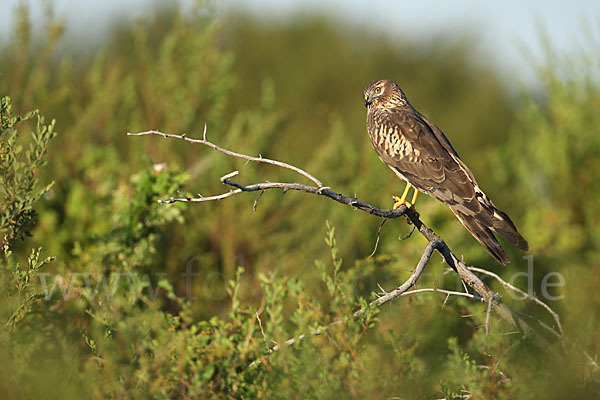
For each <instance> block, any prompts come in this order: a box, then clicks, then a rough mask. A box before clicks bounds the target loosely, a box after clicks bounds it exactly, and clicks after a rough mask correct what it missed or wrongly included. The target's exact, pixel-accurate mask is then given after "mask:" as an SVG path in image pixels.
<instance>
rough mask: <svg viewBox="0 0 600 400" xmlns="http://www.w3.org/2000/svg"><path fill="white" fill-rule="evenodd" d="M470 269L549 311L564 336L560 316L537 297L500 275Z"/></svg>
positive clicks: (484, 270)
mask: <svg viewBox="0 0 600 400" xmlns="http://www.w3.org/2000/svg"><path fill="white" fill-rule="evenodd" d="M469 269H470V270H471V271H474V272H479V273H480V274H484V275H487V276H489V277H492V278H494V279H496V280H497V281H498V282H500V284H501V285H502V286H503V287H504V289H507V290H512V291H513V292H516V293H518V294H520V295H521V296H523V297H524V298H526V299H528V300H531V301H533V302H534V303H536V304H538V305H539V306H541V307H543V308H544V309H545V310H546V311H548V313H550V315H552V318H554V322H555V323H556V327H557V329H558V332H559V334H558V335H557V336H559V337H562V336H563V335H564V333H563V329H562V325H561V323H560V317H559V315H558V314H557V313H556V312H555V311H554V310H553V309H552V308H551V307H550V306H549V305H548V304H546V303H544V302H543V301H541V300H540V299H538V298H537V297H535V296H532V295H530V294H529V293H527V292H525V291H523V290H521V289H519V288H518V287H516V286H514V285H512V284H510V283H508V282H506V281H505V280H504V279H502V278H500V276H499V275H498V274H495V273H493V272H491V271H488V270H486V269H483V268H477V267H469Z"/></svg>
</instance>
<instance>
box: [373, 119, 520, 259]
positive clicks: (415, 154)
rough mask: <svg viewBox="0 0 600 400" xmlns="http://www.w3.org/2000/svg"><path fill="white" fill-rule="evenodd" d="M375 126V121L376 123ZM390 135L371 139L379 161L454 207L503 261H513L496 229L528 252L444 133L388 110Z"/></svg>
mask: <svg viewBox="0 0 600 400" xmlns="http://www.w3.org/2000/svg"><path fill="white" fill-rule="evenodd" d="M373 122H374V121H373ZM377 122H378V123H379V125H380V129H381V128H383V129H385V130H386V131H387V132H388V134H387V135H382V136H377V135H373V136H372V137H371V140H372V141H373V145H374V147H375V150H376V151H377V153H378V155H379V157H380V158H381V159H382V161H383V162H385V163H386V164H387V165H388V166H389V167H390V168H392V169H393V170H394V171H396V172H397V173H398V174H399V175H401V176H402V177H404V179H406V180H407V181H408V182H409V183H410V184H411V185H413V186H414V187H415V188H417V189H418V190H420V191H423V192H425V193H427V194H429V195H431V196H433V197H434V198H436V199H438V200H440V201H442V202H443V203H446V204H447V205H448V206H450V209H451V210H452V212H453V213H454V214H455V215H456V216H457V218H458V219H459V221H460V222H461V223H462V224H463V225H464V226H465V228H467V230H468V231H469V232H470V233H471V234H472V235H473V236H474V237H475V238H476V239H477V240H478V241H479V242H480V243H481V244H482V245H483V246H484V247H485V248H486V249H487V250H488V252H490V254H492V255H493V256H494V257H495V258H496V259H497V260H498V261H499V262H501V263H503V264H506V263H508V262H509V261H510V260H509V258H508V256H507V255H506V253H505V252H504V251H503V250H502V247H501V246H500V244H499V243H498V241H497V240H496V238H495V237H494V235H493V233H492V232H491V231H492V230H493V231H495V232H496V233H498V234H499V235H500V236H502V237H503V238H505V239H506V240H508V241H509V242H511V243H512V244H514V245H515V246H517V247H519V248H521V249H523V250H527V249H528V244H527V241H526V240H525V239H524V238H523V237H522V236H521V235H520V234H519V233H518V232H517V229H516V227H515V225H514V224H513V223H512V221H511V220H510V218H509V217H508V216H507V215H506V214H505V213H503V212H502V211H500V210H499V209H498V208H497V207H496V206H495V205H494V204H493V203H492V201H491V200H490V199H489V198H488V197H487V196H486V195H485V194H484V193H483V191H482V190H481V189H480V188H479V187H478V185H477V182H476V181H475V178H474V176H473V174H472V173H471V171H470V170H469V168H468V167H467V166H466V165H465V164H464V162H463V161H462V160H461V159H460V158H459V157H458V154H457V153H456V151H455V150H454V148H453V147H452V145H451V144H450V142H449V141H448V139H447V138H446V136H445V135H444V134H443V133H442V131H441V130H440V129H439V128H437V127H436V126H435V125H434V124H433V123H431V122H430V121H429V120H428V119H427V118H425V117H424V116H422V115H421V114H419V113H418V112H416V111H414V110H408V111H407V110H405V109H395V110H387V112H386V113H384V114H381V115H379V116H378V121H377Z"/></svg>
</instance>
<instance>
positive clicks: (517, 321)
mask: <svg viewBox="0 0 600 400" xmlns="http://www.w3.org/2000/svg"><path fill="white" fill-rule="evenodd" d="M128 135H130V136H142V135H158V136H162V137H165V138H174V139H180V140H185V141H188V142H190V143H195V144H201V145H205V146H208V147H211V148H212V149H214V150H217V151H220V152H222V153H224V154H226V155H229V156H232V157H237V158H242V159H245V160H249V161H256V162H263V163H267V164H272V165H276V166H279V167H282V168H286V169H289V170H292V171H294V172H296V173H298V174H300V175H302V176H304V177H306V178H308V179H310V180H311V181H312V182H314V183H316V184H317V186H316V187H315V186H309V185H304V184H299V183H273V182H264V183H256V184H253V185H248V186H244V185H242V184H239V183H237V182H234V181H231V180H230V179H228V178H230V177H232V176H233V175H232V174H228V175H226V176H224V177H223V178H222V179H221V180H222V182H223V183H224V184H227V185H229V186H232V187H234V188H235V189H232V190H230V191H229V192H226V193H223V194H220V195H216V196H210V197H202V196H199V197H196V198H190V197H187V196H182V197H171V198H170V199H169V200H162V201H161V203H174V202H205V201H214V200H220V199H224V198H227V197H231V196H234V195H237V194H240V193H242V192H254V191H265V190H269V189H282V190H284V191H287V190H296V191H301V192H306V193H311V194H316V195H320V196H325V197H328V198H330V199H332V200H335V201H337V202H339V203H342V204H345V205H348V206H351V207H354V208H355V209H358V210H361V211H364V212H367V213H369V214H372V215H375V216H378V217H381V218H388V219H391V218H398V217H400V216H404V217H405V218H406V219H407V220H408V221H410V223H412V224H413V225H414V226H415V228H416V229H418V230H419V232H420V233H421V235H422V236H423V237H425V239H426V240H427V241H428V244H427V246H426V248H425V250H424V252H423V255H422V256H421V259H420V260H419V263H418V264H417V266H416V268H415V270H414V271H413V273H412V274H411V276H410V277H409V279H408V280H407V281H406V282H404V283H403V284H402V285H400V286H398V288H396V289H394V290H393V291H391V292H389V293H385V294H383V295H382V296H380V297H378V298H377V299H376V300H374V301H373V302H372V303H371V305H374V306H377V307H379V306H381V305H383V304H385V303H387V302H389V301H392V300H394V299H396V298H397V297H400V296H402V295H404V294H406V292H407V291H408V289H410V288H411V287H413V286H414V285H415V283H416V282H417V280H418V279H419V277H420V275H421V273H422V272H423V270H424V268H425V266H426V265H427V263H428V261H429V259H430V258H431V255H432V254H433V251H434V250H437V251H438V252H439V253H440V254H441V255H442V257H443V259H444V261H445V262H446V263H447V264H448V265H449V266H450V267H451V268H452V269H453V270H454V271H456V273H457V274H458V276H459V277H460V278H461V280H462V281H463V282H464V283H466V284H467V285H468V286H469V287H471V289H473V290H474V291H475V292H477V294H478V295H479V297H477V299H478V300H480V301H483V302H486V303H488V310H491V309H493V310H494V311H495V312H496V313H497V315H498V316H499V317H500V318H502V319H503V320H505V321H506V322H508V323H510V324H511V325H513V326H515V327H516V328H517V329H518V330H519V331H520V332H521V333H522V334H523V336H524V337H527V338H532V339H533V340H534V342H535V343H537V344H538V345H540V346H541V347H542V348H544V349H548V348H549V342H548V341H547V340H546V339H545V338H544V337H543V336H542V335H540V334H539V333H537V332H536V331H535V330H534V329H533V328H532V327H531V326H530V325H529V324H528V323H527V322H526V321H525V320H524V319H523V318H521V316H520V315H519V313H518V312H515V311H513V310H511V309H510V308H509V307H507V306H506V305H505V304H504V303H503V302H502V300H501V298H500V296H499V295H498V294H496V293H495V292H494V291H492V290H491V289H490V288H489V287H488V286H487V285H486V284H485V283H483V281H482V280H481V279H480V278H479V277H478V276H477V275H475V274H474V272H473V270H471V269H469V267H467V266H466V265H465V264H464V262H463V261H462V260H459V259H458V258H457V257H456V256H455V255H454V253H452V251H451V250H450V248H449V247H448V245H446V243H445V242H444V241H443V239H442V238H440V237H439V236H437V235H436V234H435V232H433V231H432V230H431V229H429V228H428V227H427V226H426V225H425V224H424V223H423V222H422V221H421V220H420V218H419V214H418V213H417V212H416V211H415V210H414V208H407V207H406V206H405V205H403V206H401V207H399V208H398V209H396V210H385V209H380V208H377V207H374V206H372V205H370V204H368V203H365V202H363V201H361V200H358V199H356V198H351V197H347V196H344V195H342V194H340V193H336V192H334V191H332V190H331V189H330V188H329V187H326V186H323V184H322V183H321V181H319V180H318V179H317V178H315V177H314V176H312V175H311V174H309V173H308V172H306V171H304V170H302V169H300V168H298V167H295V166H292V165H290V164H286V163H283V162H280V161H275V160H270V159H266V158H263V157H262V156H259V157H251V156H247V155H244V154H240V153H236V152H233V151H230V150H227V149H224V148H221V147H219V146H217V145H215V144H214V143H211V142H209V141H208V140H207V139H206V126H205V129H204V134H203V139H191V138H188V137H186V136H185V134H183V135H174V134H166V133H162V132H159V131H147V132H141V133H128ZM482 271H485V270H482ZM478 272H481V271H478ZM437 291H440V290H437ZM412 293H417V292H415V291H413V292H412ZM443 293H447V292H443ZM447 294H448V293H447ZM451 294H456V293H451ZM461 295H462V296H466V297H470V296H473V298H475V296H474V295H470V294H469V293H465V294H461ZM467 295H469V296H467ZM542 304H544V303H542ZM544 306H545V308H546V307H548V306H547V305H544ZM548 308H549V307H548ZM365 311H366V310H364V309H361V310H358V311H356V312H355V313H354V315H353V316H354V318H357V317H359V316H360V315H362V314H363V313H364V312H365ZM488 314H489V311H488ZM553 315H555V313H553ZM341 323H342V321H335V322H333V323H332V324H330V325H328V326H326V327H322V328H319V329H317V330H315V331H313V332H310V333H307V334H303V335H300V336H299V337H297V338H293V339H289V340H288V341H286V342H285V344H293V343H295V342H296V341H298V340H300V339H302V338H303V337H306V336H314V335H319V334H322V333H323V332H325V331H326V330H327V329H328V328H329V327H331V326H333V325H337V324H341ZM488 323H489V317H486V326H487V325H488ZM486 329H487V328H486ZM561 333H562V330H561ZM561 336H562V335H561ZM278 348H279V345H277V346H275V347H273V348H272V349H271V351H276V350H277V349H278Z"/></svg>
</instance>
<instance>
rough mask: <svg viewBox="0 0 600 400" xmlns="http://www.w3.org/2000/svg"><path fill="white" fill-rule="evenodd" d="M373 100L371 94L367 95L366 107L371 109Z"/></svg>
mask: <svg viewBox="0 0 600 400" xmlns="http://www.w3.org/2000/svg"><path fill="white" fill-rule="evenodd" d="M372 102H373V100H372V99H371V95H370V94H365V107H369V106H370V105H371V103H372Z"/></svg>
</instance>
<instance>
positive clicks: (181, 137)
mask: <svg viewBox="0 0 600 400" xmlns="http://www.w3.org/2000/svg"><path fill="white" fill-rule="evenodd" d="M127 135H128V136H144V135H158V136H162V137H164V138H173V139H179V140H185V141H186V142H190V143H196V144H202V145H204V146H208V147H210V148H212V149H214V150H217V151H220V152H221V153H223V154H227V155H228V156H232V157H236V158H241V159H244V160H248V161H256V162H262V163H265V164H271V165H276V166H278V167H281V168H287V169H290V170H292V171H294V172H297V173H299V174H300V175H303V176H305V177H306V178H308V179H310V180H311V181H313V182H314V183H316V184H317V185H318V186H319V187H322V186H323V184H322V183H321V181H319V180H318V179H317V178H315V177H314V176H312V175H311V174H309V173H308V172H306V171H304V170H302V169H300V168H298V167H294V166H293V165H290V164H286V163H284V162H281V161H275V160H270V159H268V158H263V157H262V156H261V155H259V156H258V157H252V156H247V155H245V154H241V153H236V152H235V151H231V150H227V149H224V148H222V147H219V146H217V145H216V144H214V143H211V142H209V141H208V140H206V125H204V133H203V134H202V139H192V138H189V137H187V136H186V135H185V133H184V134H182V135H174V134H172V133H163V132H159V131H154V130H153V131H146V132H139V133H131V132H128V133H127Z"/></svg>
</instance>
